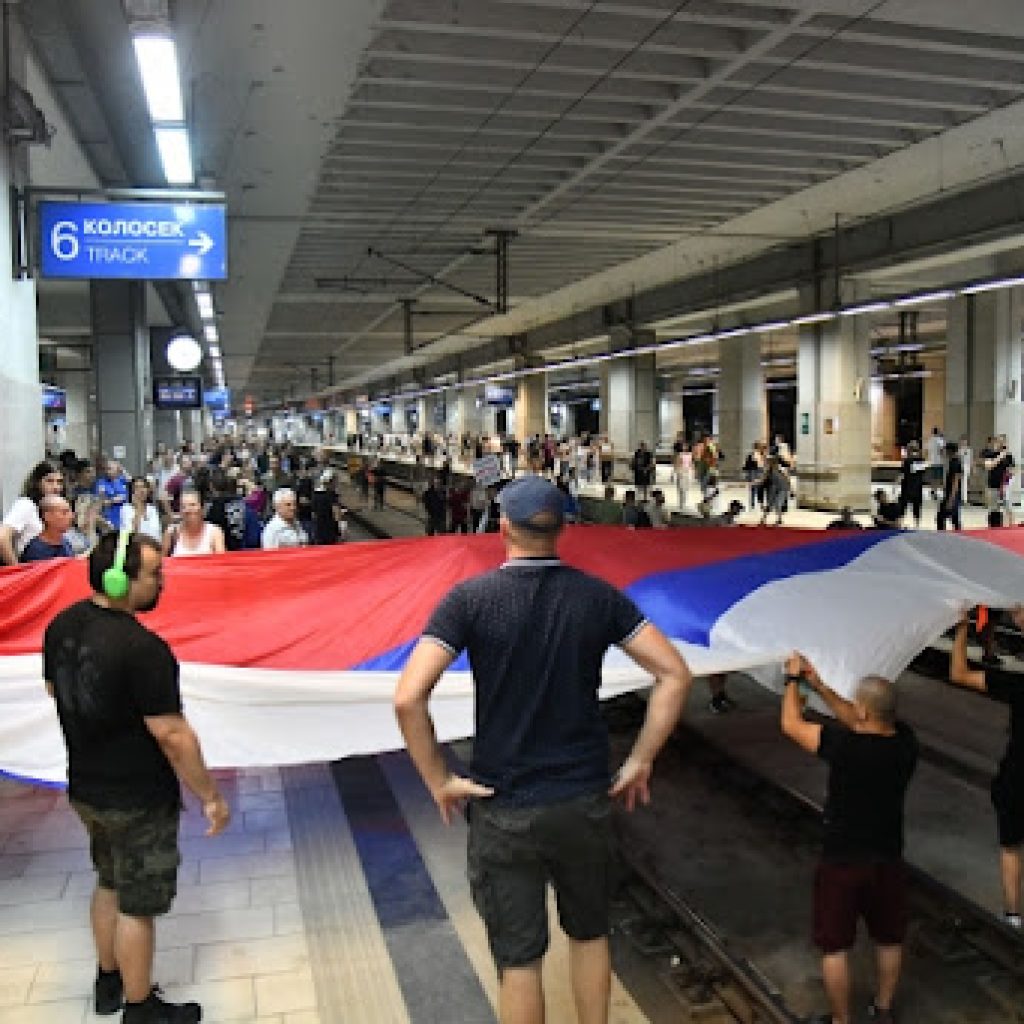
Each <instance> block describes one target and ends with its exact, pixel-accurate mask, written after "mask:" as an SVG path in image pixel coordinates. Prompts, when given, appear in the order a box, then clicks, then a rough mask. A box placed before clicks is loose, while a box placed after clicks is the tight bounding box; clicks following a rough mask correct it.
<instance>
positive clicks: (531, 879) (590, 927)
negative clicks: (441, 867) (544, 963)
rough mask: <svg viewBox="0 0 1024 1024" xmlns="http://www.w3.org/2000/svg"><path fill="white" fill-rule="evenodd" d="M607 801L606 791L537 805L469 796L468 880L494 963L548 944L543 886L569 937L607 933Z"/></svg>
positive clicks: (527, 960) (530, 955)
mask: <svg viewBox="0 0 1024 1024" xmlns="http://www.w3.org/2000/svg"><path fill="white" fill-rule="evenodd" d="M612 860H613V858H612V833H611V805H610V802H609V799H608V797H607V795H606V794H604V793H593V794H588V795H586V796H581V797H575V798H573V799H571V800H566V801H563V802H561V803H554V804H545V805H542V806H537V807H502V806H500V805H493V804H488V802H487V801H486V800H477V801H474V803H473V805H472V809H471V812H470V819H469V851H468V863H469V882H470V889H471V891H472V894H473V902H474V903H475V905H476V908H477V910H478V911H479V913H480V916H481V917H482V918H483V921H484V925H485V927H486V929H487V938H488V941H489V943H490V947H491V954H492V956H493V957H494V961H495V963H496V964H497V965H498V968H499V969H501V968H505V967H523V966H526V965H527V964H531V963H533V962H534V961H536V960H539V959H540V958H541V957H542V956H543V955H544V953H545V951H546V950H547V947H548V913H547V886H548V883H549V882H550V883H551V885H552V887H553V888H554V891H555V899H556V903H557V906H558V919H559V922H560V924H561V926H562V930H563V931H564V932H565V933H566V935H568V936H569V938H571V939H575V940H577V941H587V940H590V939H597V938H601V937H602V936H605V935H607V934H608V908H609V903H610V901H611V892H612V867H613V865H612Z"/></svg>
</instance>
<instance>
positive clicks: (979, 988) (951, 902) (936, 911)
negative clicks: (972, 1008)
mask: <svg viewBox="0 0 1024 1024" xmlns="http://www.w3.org/2000/svg"><path fill="white" fill-rule="evenodd" d="M644 709H645V705H644V703H643V701H642V700H641V699H640V698H637V697H625V698H619V699H618V700H616V701H614V702H612V703H611V705H609V706H608V718H609V724H610V729H611V731H612V732H613V734H614V733H621V732H622V731H623V730H629V731H632V730H635V728H636V727H638V726H639V724H640V721H641V720H642V717H643V713H644ZM672 745H673V746H674V747H676V748H677V749H678V750H685V755H686V758H687V761H688V762H689V763H693V762H696V763H697V765H698V766H699V770H700V771H701V773H710V776H711V778H712V779H713V785H714V787H715V789H716V790H717V791H719V792H729V793H730V794H735V795H737V797H738V799H739V800H740V801H741V803H742V807H743V809H744V813H745V814H748V815H751V816H754V817H761V818H763V819H764V825H765V827H766V828H769V829H771V834H772V835H773V836H781V837H782V838H783V840H784V843H785V845H786V846H787V847H788V848H789V849H791V850H796V849H800V850H803V851H807V853H808V855H809V856H816V853H817V850H818V849H820V844H821V808H820V806H818V805H817V804H815V803H814V801H812V800H810V799H808V798H807V797H806V796H805V795H804V794H802V793H800V792H798V791H796V790H794V789H791V788H789V787H786V786H782V785H778V784H776V783H775V782H773V781H771V780H768V779H766V778H764V777H763V776H761V775H760V774H758V773H757V772H756V771H755V770H753V769H752V768H750V767H749V766H747V765H745V764H743V763H742V762H740V761H739V760H737V759H736V758H734V757H733V756H732V755H731V754H729V753H728V752H727V751H725V750H724V749H722V748H721V747H719V746H717V745H716V744H715V743H713V742H712V741H710V740H708V739H706V738H705V737H703V736H700V735H698V734H697V733H696V732H694V731H692V730H689V729H687V728H686V727H685V726H684V727H681V728H680V729H679V730H677V732H676V734H675V736H674V738H673V741H672ZM659 799H662V800H664V799H665V793H664V791H662V793H661V794H660V796H659ZM617 826H618V831H619V840H620V842H619V848H620V852H621V856H622V859H623V863H624V883H623V889H624V894H625V896H624V898H625V899H626V900H628V901H629V902H630V903H631V904H632V906H633V907H634V908H635V909H634V913H635V917H634V918H633V919H631V918H630V917H629V915H628V914H626V916H625V917H624V925H623V930H624V931H626V933H627V937H629V938H631V939H633V938H634V937H639V939H638V945H643V944H644V943H646V948H647V950H648V951H649V952H650V953H651V955H654V956H657V957H658V958H659V959H660V961H661V966H660V968H659V971H660V974H661V976H662V978H663V980H664V981H665V982H666V983H667V984H669V986H670V987H671V988H672V989H673V991H674V994H676V995H677V998H678V999H679V1002H680V1003H681V1004H682V1008H683V1010H684V1012H686V1013H687V1014H688V1018H686V1019H689V1020H694V1021H697V1020H699V1021H702V1022H712V1024H720V1022H721V1024H726V1022H736V1021H740V1022H743V1024H796V1022H800V1021H803V1020H805V1019H806V1018H805V1017H804V1016H802V1015H801V1014H800V1013H799V1012H798V1011H797V1010H796V1009H795V1008H794V1007H793V1006H792V1005H790V1003H791V1000H789V999H788V998H787V995H786V988H787V986H786V984H785V983H784V982H783V981H782V980H781V979H773V978H771V977H769V976H767V975H766V973H765V971H763V970H762V969H761V968H760V967H759V966H758V965H757V964H756V963H755V962H753V961H752V960H751V959H750V958H748V957H747V956H745V955H744V954H743V952H742V951H741V949H740V947H741V946H742V943H738V942H736V941H735V940H734V939H732V938H731V937H730V936H729V935H728V934H727V933H726V931H725V930H724V929H723V928H721V927H720V926H719V925H717V924H716V923H715V922H714V921H712V920H711V919H710V917H709V914H712V913H713V911H711V910H709V909H708V908H707V907H705V906H700V907H698V906H696V905H694V903H693V902H692V901H691V899H690V898H689V897H688V896H687V895H686V893H685V892H683V891H682V888H681V886H680V885H679V884H678V883H677V882H676V881H674V880H673V879H672V878H671V877H670V873H668V872H666V871H664V870H663V868H662V867H661V866H659V863H658V861H657V859H656V858H653V857H651V856H650V847H649V845H648V844H646V843H644V842H643V841H636V834H635V832H634V831H633V829H632V828H631V823H630V819H629V817H628V816H626V815H620V816H618V818H617ZM908 867H909V877H910V903H911V919H912V926H911V931H910V934H909V936H908V948H910V949H913V951H914V954H915V956H916V958H917V960H918V961H919V963H920V964H922V965H924V966H925V967H926V969H927V970H928V971H929V972H931V971H934V972H938V973H939V974H942V975H945V976H946V979H945V980H946V981H947V982H949V981H950V980H951V979H953V978H954V976H955V979H956V982H957V984H961V985H964V986H972V988H971V991H970V993H969V994H968V996H967V997H966V998H967V1000H968V1001H971V1000H973V999H974V998H976V1000H977V1012H976V1014H975V1015H973V1016H971V1017H963V1018H961V1017H956V1016H954V1017H950V1018H948V1019H951V1020H958V1021H959V1020H961V1019H962V1020H965V1021H967V1020H970V1021H971V1022H974V1021H979V1022H982V1021H984V1022H988V1021H991V1022H992V1024H996V1022H998V1024H1019V1022H1024V937H1022V936H1021V935H1020V933H1019V932H1016V931H1014V930H1013V929H1010V928H1008V927H1006V926H1005V925H1004V924H1003V923H1002V922H1001V921H1000V920H998V919H997V918H995V917H993V916H992V915H991V914H989V913H988V912H987V911H985V910H984V909H983V908H981V907H978V906H977V905H975V904H974V903H973V902H971V901H970V900H968V899H967V898H965V897H964V896H962V895H961V894H960V893H958V892H956V891H955V890H953V889H951V888H949V887H948V886H946V885H944V884H943V883H941V882H939V881H938V880H936V879H935V878H933V877H932V876H930V875H928V874H927V873H925V872H923V871H921V870H920V869H917V868H915V867H913V866H910V865H908ZM807 882H808V883H809V879H807ZM780 884H782V883H781V882H780ZM630 932H633V933H634V934H630ZM903 1019H904V1020H913V1021H914V1024H917V1020H918V1018H907V1017H904V1018H903ZM921 1024H924V1019H923V1018H921Z"/></svg>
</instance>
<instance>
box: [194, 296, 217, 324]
mask: <svg viewBox="0 0 1024 1024" xmlns="http://www.w3.org/2000/svg"><path fill="white" fill-rule="evenodd" d="M196 305H197V306H198V307H199V315H200V316H201V317H202V318H203V319H204V320H212V319H213V296H212V295H211V294H210V293H209V292H197V293H196Z"/></svg>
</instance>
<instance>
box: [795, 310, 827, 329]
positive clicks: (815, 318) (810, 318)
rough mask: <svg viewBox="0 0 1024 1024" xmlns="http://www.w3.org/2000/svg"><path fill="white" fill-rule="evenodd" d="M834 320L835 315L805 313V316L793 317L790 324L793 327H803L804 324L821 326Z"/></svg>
mask: <svg viewBox="0 0 1024 1024" xmlns="http://www.w3.org/2000/svg"><path fill="white" fill-rule="evenodd" d="M835 318H836V314H835V313H807V314H806V315H805V316H798V317H794V318H793V320H792V321H791V322H792V324H793V326H794V327H803V326H804V325H806V324H823V323H825V321H826V320H835Z"/></svg>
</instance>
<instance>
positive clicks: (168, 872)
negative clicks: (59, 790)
mask: <svg viewBox="0 0 1024 1024" xmlns="http://www.w3.org/2000/svg"><path fill="white" fill-rule="evenodd" d="M71 806H72V807H74V809H75V812H76V813H77V814H78V816H79V818H81V819H82V824H83V825H85V829H86V831H87V832H88V833H89V852H90V854H91V855H92V862H93V865H94V866H95V868H96V875H97V879H98V881H99V884H100V885H101V886H102V887H103V888H104V889H111V890H113V891H114V892H116V893H117V905H118V909H119V910H120V911H121V913H122V914H127V915H128V916H129V917H156V916H157V915H158V914H166V913H167V911H168V910H170V907H171V902H172V900H173V899H174V896H175V893H176V892H177V889H178V865H179V864H180V863H181V854H180V853H179V852H178V819H179V817H180V811H179V809H178V808H177V807H176V806H173V805H172V806H168V807H161V808H151V807H147V808H139V809H137V810H121V809H113V808H97V807H91V806H89V805H88V804H83V803H81V802H80V801H78V800H72V801H71Z"/></svg>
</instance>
